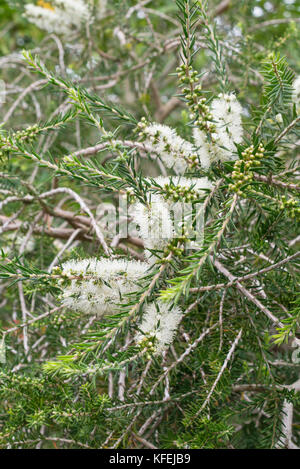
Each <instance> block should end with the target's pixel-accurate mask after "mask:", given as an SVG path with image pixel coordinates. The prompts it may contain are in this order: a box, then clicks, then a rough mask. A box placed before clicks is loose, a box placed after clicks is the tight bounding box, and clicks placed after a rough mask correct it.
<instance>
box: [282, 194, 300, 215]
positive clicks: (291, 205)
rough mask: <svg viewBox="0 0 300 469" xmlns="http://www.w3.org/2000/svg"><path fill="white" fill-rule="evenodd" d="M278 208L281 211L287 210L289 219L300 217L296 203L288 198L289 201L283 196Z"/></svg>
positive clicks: (291, 198) (299, 209)
mask: <svg viewBox="0 0 300 469" xmlns="http://www.w3.org/2000/svg"><path fill="white" fill-rule="evenodd" d="M279 206H280V208H281V210H287V212H288V214H289V216H290V217H291V218H299V217H300V207H299V204H298V202H297V201H296V200H295V199H293V197H290V198H289V199H288V198H287V197H286V196H285V195H283V196H282V197H281V200H280V205H279Z"/></svg>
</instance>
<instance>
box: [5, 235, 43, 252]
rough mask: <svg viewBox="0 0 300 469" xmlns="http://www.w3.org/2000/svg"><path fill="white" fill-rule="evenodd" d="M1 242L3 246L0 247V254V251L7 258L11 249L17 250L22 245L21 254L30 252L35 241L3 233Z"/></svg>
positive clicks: (33, 247)
mask: <svg viewBox="0 0 300 469" xmlns="http://www.w3.org/2000/svg"><path fill="white" fill-rule="evenodd" d="M2 240H3V241H4V243H5V244H3V245H2V246H1V245H0V252H1V251H2V252H3V254H4V255H6V256H8V255H9V254H10V253H11V252H12V251H13V249H14V248H15V249H17V250H19V249H20V248H21V246H23V244H24V251H23V252H27V253H29V252H32V251H34V249H35V241H34V238H32V237H30V238H29V239H26V236H23V235H18V236H15V234H14V233H5V234H4V235H2Z"/></svg>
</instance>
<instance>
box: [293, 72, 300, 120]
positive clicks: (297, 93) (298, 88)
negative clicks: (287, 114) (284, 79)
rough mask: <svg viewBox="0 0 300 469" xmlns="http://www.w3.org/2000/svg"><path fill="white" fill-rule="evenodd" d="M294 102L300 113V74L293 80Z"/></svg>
mask: <svg viewBox="0 0 300 469" xmlns="http://www.w3.org/2000/svg"><path fill="white" fill-rule="evenodd" d="M293 103H295V105H296V110H297V113H300V75H299V76H298V77H297V78H296V79H295V80H294V82H293Z"/></svg>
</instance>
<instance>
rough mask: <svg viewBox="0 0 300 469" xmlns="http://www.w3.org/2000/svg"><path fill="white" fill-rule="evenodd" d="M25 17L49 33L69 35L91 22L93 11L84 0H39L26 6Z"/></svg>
mask: <svg viewBox="0 0 300 469" xmlns="http://www.w3.org/2000/svg"><path fill="white" fill-rule="evenodd" d="M25 17H26V18H27V19H28V21H30V22H31V23H34V24H35V25H36V26H37V27H39V28H41V29H43V30H45V31H47V32H48V33H56V34H62V35H67V34H70V33H71V32H72V31H73V30H76V29H80V28H81V27H82V25H83V24H84V23H86V22H88V21H90V20H91V10H90V6H89V5H88V4H87V3H86V2H84V1H83V0H51V1H49V2H48V1H44V0H39V1H38V2H37V4H36V5H35V4H33V3H28V4H27V5H25Z"/></svg>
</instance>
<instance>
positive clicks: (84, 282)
mask: <svg viewBox="0 0 300 469" xmlns="http://www.w3.org/2000/svg"><path fill="white" fill-rule="evenodd" d="M148 267H149V266H148V265H147V264H146V263H143V262H139V261H134V260H132V261H128V260H125V259H113V260H110V259H99V260H98V259H95V258H91V259H83V260H80V261H76V260H71V261H68V262H66V263H65V264H63V266H62V274H63V275H64V276H66V277H68V278H69V284H68V285H67V286H65V284H64V281H62V288H63V293H62V304H63V305H64V306H65V307H67V308H70V309H72V310H74V311H78V312H82V313H86V314H97V315H99V316H101V315H103V314H114V313H115V312H116V311H117V310H118V306H117V305H118V304H120V303H123V302H126V301H128V298H126V297H124V295H126V294H128V293H131V292H134V291H136V290H137V289H138V282H140V281H141V279H142V278H143V277H144V275H145V274H146V271H147V269H148ZM74 277H78V278H74Z"/></svg>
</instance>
